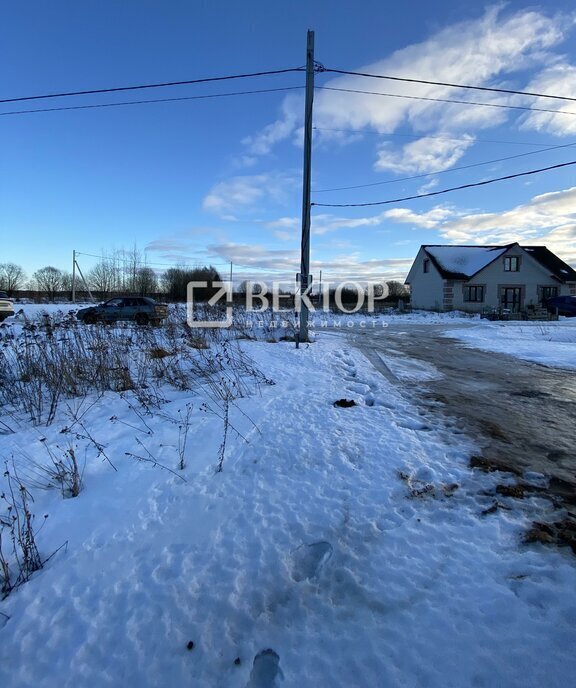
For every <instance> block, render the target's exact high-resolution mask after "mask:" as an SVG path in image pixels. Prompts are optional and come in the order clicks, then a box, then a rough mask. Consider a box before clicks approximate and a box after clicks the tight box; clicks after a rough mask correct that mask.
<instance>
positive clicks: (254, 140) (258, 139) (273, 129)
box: [242, 94, 303, 155]
mask: <svg viewBox="0 0 576 688" xmlns="http://www.w3.org/2000/svg"><path fill="white" fill-rule="evenodd" d="M302 102H303V101H302V96H297V95H294V94H291V95H289V96H286V98H284V101H283V103H282V108H281V109H282V116H281V117H280V118H279V119H277V120H276V121H275V122H272V124H268V125H267V126H266V127H264V129H263V130H262V131H261V132H260V133H259V134H256V135H255V136H247V137H246V138H245V139H244V140H243V141H242V143H244V144H245V145H246V146H247V147H248V149H249V150H250V152H251V153H252V154H253V155H265V154H266V153H269V152H270V150H271V149H272V147H273V146H274V145H275V144H276V143H278V142H279V141H283V140H284V139H286V138H288V137H289V136H290V135H291V134H292V133H293V132H294V129H295V128H296V127H297V126H298V122H299V121H300V119H301V114H300V112H301V109H302Z"/></svg>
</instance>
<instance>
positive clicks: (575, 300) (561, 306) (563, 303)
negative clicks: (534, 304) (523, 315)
mask: <svg viewBox="0 0 576 688" xmlns="http://www.w3.org/2000/svg"><path fill="white" fill-rule="evenodd" d="M546 308H547V309H548V310H549V311H550V313H556V309H558V315H566V316H568V317H574V316H576V296H553V297H552V298H550V299H548V300H547V301H546Z"/></svg>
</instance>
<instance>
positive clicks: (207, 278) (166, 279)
mask: <svg viewBox="0 0 576 688" xmlns="http://www.w3.org/2000/svg"><path fill="white" fill-rule="evenodd" d="M161 281H162V287H163V289H164V291H165V292H166V294H167V296H168V298H169V299H171V300H172V301H185V300H186V296H187V294H186V290H187V286H188V282H192V281H198V282H206V284H207V286H206V287H205V288H197V289H195V291H194V298H195V299H197V300H198V301H206V300H208V299H209V298H210V297H211V296H212V295H213V294H214V293H215V291H216V289H215V287H214V282H220V281H221V277H220V273H219V272H218V270H216V268H215V267H213V266H212V265H209V266H204V267H196V268H187V267H176V268H169V269H168V270H166V271H165V272H164V274H163V275H162V278H161Z"/></svg>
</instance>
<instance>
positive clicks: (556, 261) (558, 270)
mask: <svg viewBox="0 0 576 688" xmlns="http://www.w3.org/2000/svg"><path fill="white" fill-rule="evenodd" d="M522 248H523V249H524V250H525V251H527V252H528V253H529V254H530V255H531V256H532V258H534V259H535V260H537V261H538V262H539V263H540V265H542V266H543V267H545V268H546V270H549V271H550V273H551V275H552V277H555V278H556V279H558V280H560V281H561V282H576V270H574V268H571V267H570V266H569V265H568V263H565V262H564V261H563V260H562V259H561V258H558V256H557V255H556V254H555V253H552V251H550V250H549V249H547V248H546V246H522Z"/></svg>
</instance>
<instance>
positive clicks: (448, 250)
mask: <svg viewBox="0 0 576 688" xmlns="http://www.w3.org/2000/svg"><path fill="white" fill-rule="evenodd" d="M514 245H515V244H507V245H504V246H479V245H478V244H474V245H465V244H425V245H423V246H422V248H423V249H424V251H425V252H426V255H427V256H428V257H429V258H430V260H431V261H432V263H433V265H434V266H435V267H436V269H437V270H438V272H439V273H440V275H441V277H442V278H443V279H448V280H469V279H470V278H471V277H473V276H474V275H475V274H476V273H477V272H480V271H481V270H483V269H484V268H485V267H487V266H488V265H490V263H493V262H494V261H495V260H496V259H497V258H499V257H500V256H501V255H503V254H504V253H505V252H506V251H507V250H508V249H509V248H510V247H511V246H514ZM457 267H458V268H461V269H460V270H457V269H455V268H457Z"/></svg>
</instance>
